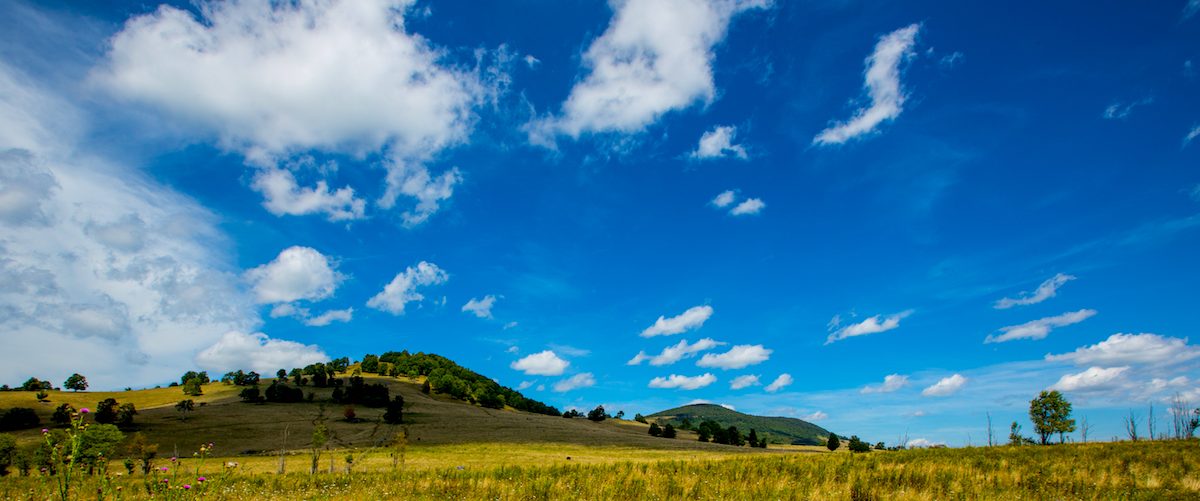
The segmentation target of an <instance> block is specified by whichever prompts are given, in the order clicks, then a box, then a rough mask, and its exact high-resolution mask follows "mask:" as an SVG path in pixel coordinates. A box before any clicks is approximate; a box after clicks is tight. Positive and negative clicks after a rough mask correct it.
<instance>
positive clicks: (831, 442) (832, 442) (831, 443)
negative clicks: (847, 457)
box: [825, 433, 842, 451]
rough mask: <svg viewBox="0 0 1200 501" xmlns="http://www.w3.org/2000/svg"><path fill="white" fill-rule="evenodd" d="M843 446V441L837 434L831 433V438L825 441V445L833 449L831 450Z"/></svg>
mask: <svg viewBox="0 0 1200 501" xmlns="http://www.w3.org/2000/svg"><path fill="white" fill-rule="evenodd" d="M841 446H842V442H841V441H840V440H838V436H837V434H835V433H830V434H829V439H828V440H826V441H825V447H827V448H829V450H831V451H836V450H837V448H838V447H841Z"/></svg>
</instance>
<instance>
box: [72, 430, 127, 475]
mask: <svg viewBox="0 0 1200 501" xmlns="http://www.w3.org/2000/svg"><path fill="white" fill-rule="evenodd" d="M124 439H125V435H124V434H122V433H121V431H120V430H118V429H117V427H116V426H113V425H111V424H96V425H92V426H88V427H87V428H84V430H83V432H82V433H80V440H79V442H80V453H79V461H81V462H83V464H84V465H86V466H88V467H89V468H92V467H94V466H95V465H96V463H97V461H99V460H100V458H101V456H103V457H105V458H111V457H113V453H114V452H116V450H117V444H119V443H121V440H124Z"/></svg>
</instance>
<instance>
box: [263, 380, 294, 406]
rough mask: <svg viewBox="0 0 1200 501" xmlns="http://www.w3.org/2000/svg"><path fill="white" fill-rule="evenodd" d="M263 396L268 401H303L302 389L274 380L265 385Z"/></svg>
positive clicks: (282, 402)
mask: <svg viewBox="0 0 1200 501" xmlns="http://www.w3.org/2000/svg"><path fill="white" fill-rule="evenodd" d="M263 396H264V398H266V399H267V401H268V402H277V403H281V404H291V403H296V402H303V401H304V390H301V389H300V388H293V387H291V386H288V385H286V384H281V383H279V382H278V381H276V382H272V383H271V385H270V386H268V387H267V389H266V391H264V392H263Z"/></svg>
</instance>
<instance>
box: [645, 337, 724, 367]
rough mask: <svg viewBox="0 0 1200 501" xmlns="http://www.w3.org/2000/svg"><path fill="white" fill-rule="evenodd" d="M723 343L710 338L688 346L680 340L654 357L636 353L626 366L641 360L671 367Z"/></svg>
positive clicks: (685, 341)
mask: <svg viewBox="0 0 1200 501" xmlns="http://www.w3.org/2000/svg"><path fill="white" fill-rule="evenodd" d="M723 344H725V343H721V342H718V341H714V340H713V339H710V338H704V339H701V340H699V341H696V342H695V343H692V344H688V342H687V340H686V339H683V340H680V341H679V343H678V344H675V345H672V346H668V347H666V348H663V351H662V353H659V354H658V355H655V356H649V355H647V354H646V353H645V352H638V354H637V355H636V356H634V357H633V358H632V359H630V360H629V362H627V363H626V365H639V364H641V363H642V361H643V360H649V361H650V365H655V366H659V365H671V364H673V363H675V362H678V361H680V360H682V359H684V358H691V357H694V356H696V354H697V353H700V352H702V351H707V350H711V349H713V348H716V347H717V346H721V345H723Z"/></svg>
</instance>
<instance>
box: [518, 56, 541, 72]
mask: <svg viewBox="0 0 1200 501" xmlns="http://www.w3.org/2000/svg"><path fill="white" fill-rule="evenodd" d="M522 60H523V61H525V65H526V66H528V67H529V68H531V69H532V68H535V67H537V65H539V64H542V60H541V59H538V58H536V57H533V54H525V57H524V58H522Z"/></svg>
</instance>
